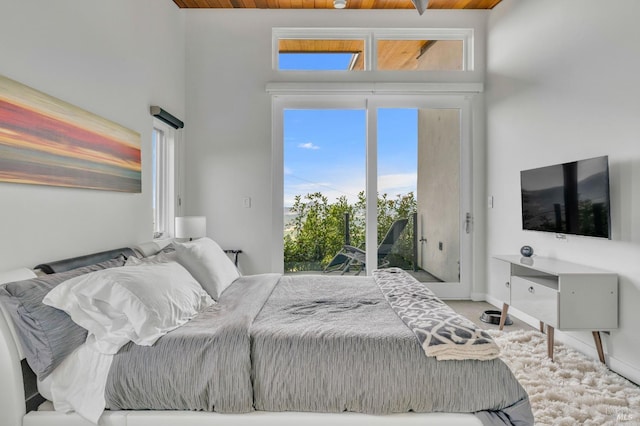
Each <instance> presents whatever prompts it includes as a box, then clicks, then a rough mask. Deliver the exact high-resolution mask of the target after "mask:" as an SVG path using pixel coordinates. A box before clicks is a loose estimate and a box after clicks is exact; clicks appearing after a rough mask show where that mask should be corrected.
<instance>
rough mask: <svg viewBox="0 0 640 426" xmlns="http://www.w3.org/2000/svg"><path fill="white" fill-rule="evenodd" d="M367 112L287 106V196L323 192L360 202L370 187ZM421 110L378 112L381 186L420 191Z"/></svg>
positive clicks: (389, 189)
mask: <svg viewBox="0 0 640 426" xmlns="http://www.w3.org/2000/svg"><path fill="white" fill-rule="evenodd" d="M365 123H366V111H365V110H364V109H361V110H337V109H336V110H327V109H325V110H285V112H284V164H285V168H284V199H285V206H291V203H292V200H293V197H294V196H295V195H298V194H299V195H304V194H307V193H310V192H316V191H320V192H322V193H323V194H325V195H327V196H328V197H329V201H335V198H336V197H338V196H340V195H346V196H347V198H349V200H351V201H354V200H355V199H356V196H357V194H358V192H359V191H362V190H364V186H365V144H366V125H365ZM416 167H417V110H415V109H380V110H378V189H379V191H380V192H386V193H388V194H389V195H390V196H395V195H396V194H400V193H406V192H408V191H411V190H413V191H415V186H416Z"/></svg>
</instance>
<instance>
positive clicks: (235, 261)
mask: <svg viewBox="0 0 640 426" xmlns="http://www.w3.org/2000/svg"><path fill="white" fill-rule="evenodd" d="M224 252H225V253H227V254H233V264H234V265H236V268H237V267H238V255H239V254H240V253H242V250H240V249H225V251H224Z"/></svg>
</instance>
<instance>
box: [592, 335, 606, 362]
mask: <svg viewBox="0 0 640 426" xmlns="http://www.w3.org/2000/svg"><path fill="white" fill-rule="evenodd" d="M592 333H593V340H595V342H596V350H597V351H598V358H600V362H601V363H603V364H606V363H605V361H604V350H603V349H602V339H601V338H600V332H599V331H593V332H592Z"/></svg>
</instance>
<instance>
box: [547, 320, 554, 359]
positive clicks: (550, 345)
mask: <svg viewBox="0 0 640 426" xmlns="http://www.w3.org/2000/svg"><path fill="white" fill-rule="evenodd" d="M553 332H554V329H553V327H551V326H550V325H549V324H547V355H548V356H549V358H551V361H553Z"/></svg>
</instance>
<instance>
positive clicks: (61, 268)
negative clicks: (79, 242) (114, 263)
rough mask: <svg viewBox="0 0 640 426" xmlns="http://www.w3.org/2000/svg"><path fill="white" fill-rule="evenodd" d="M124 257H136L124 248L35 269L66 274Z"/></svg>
mask: <svg viewBox="0 0 640 426" xmlns="http://www.w3.org/2000/svg"><path fill="white" fill-rule="evenodd" d="M121 254H122V255H124V257H125V258H126V257H129V256H135V255H136V254H135V252H134V251H133V250H132V249H130V248H129V247H122V248H119V249H113V250H107V251H101V252H99V253H93V254H86V255H84V256H78V257H72V258H69V259H63V260H56V261H54V262H47V263H41V264H39V265H37V266H36V267H35V268H34V269H40V270H41V271H42V272H44V273H45V274H54V273H58V272H66V271H69V270H71V269H76V268H81V267H83V266H87V265H93V264H94V263H100V262H104V261H106V260H109V259H114V258H116V257H118V256H120V255H121Z"/></svg>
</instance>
